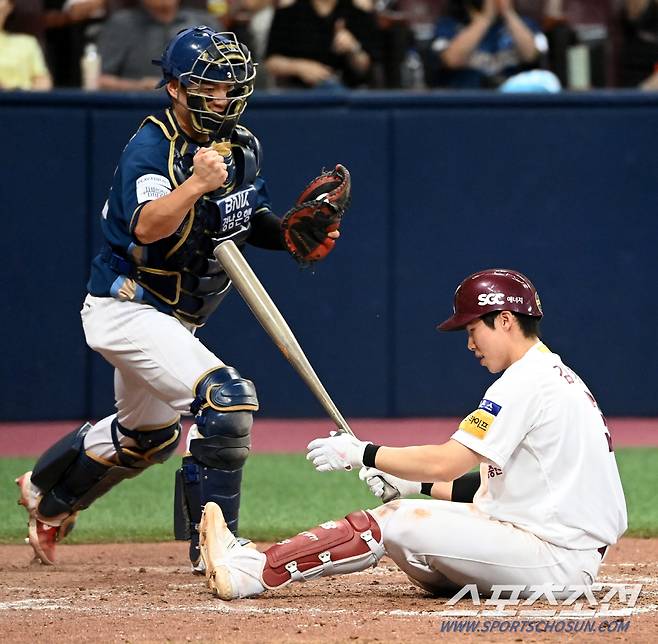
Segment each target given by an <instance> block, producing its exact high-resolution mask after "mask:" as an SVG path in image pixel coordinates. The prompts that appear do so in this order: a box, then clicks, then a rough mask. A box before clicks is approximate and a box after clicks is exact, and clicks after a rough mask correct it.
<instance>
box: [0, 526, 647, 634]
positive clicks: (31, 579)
mask: <svg viewBox="0 0 658 644" xmlns="http://www.w3.org/2000/svg"><path fill="white" fill-rule="evenodd" d="M186 549H187V545H186V544H185V543H180V542H178V543H177V542H174V543H157V544H100V545H69V546H67V545H61V546H60V548H59V550H58V555H59V561H60V563H59V564H58V565H57V566H55V567H47V566H42V565H40V564H35V563H31V551H30V548H29V547H27V546H13V545H12V546H0V574H1V577H2V580H3V583H2V585H1V586H0V635H1V636H2V641H3V642H30V643H31V642H34V640H35V638H38V639H39V640H40V641H46V640H51V641H66V642H76V641H78V642H81V641H90V640H93V641H99V642H159V641H161V642H190V641H204V642H207V641H229V640H230V641H232V642H236V641H237V642H264V643H265V642H268V643H269V642H345V641H362V642H409V641H414V642H430V641H431V642H436V640H437V638H440V639H441V641H442V642H450V641H455V642H457V641H458V642H488V641H506V640H507V641H515V642H542V641H558V640H562V639H564V638H565V637H568V636H569V635H571V636H575V635H578V634H582V635H583V636H586V637H587V640H588V641H592V640H597V639H601V640H602V641H607V642H611V641H621V640H623V641H624V642H649V641H656V637H657V635H658V563H656V562H657V561H658V539H633V538H625V539H622V541H621V542H620V543H619V544H618V545H617V546H615V547H614V548H612V549H611V551H610V552H609V553H608V555H607V557H606V561H605V563H604V564H603V567H602V570H601V574H600V576H599V580H598V581H599V582H600V583H601V584H602V585H603V590H602V591H598V592H597V593H595V598H596V600H597V605H596V606H587V605H585V606H584V608H581V610H582V611H583V612H582V614H581V615H578V608H579V607H578V606H568V607H567V606H563V605H562V602H558V605H550V604H549V603H548V602H547V601H546V600H540V601H538V602H536V603H534V604H533V605H532V606H530V607H524V606H519V607H518V608H516V607H508V608H507V609H506V610H507V613H501V612H496V610H495V607H492V606H490V605H489V606H488V605H486V604H485V599H483V598H482V599H480V600H479V601H480V604H479V605H477V604H476V603H475V602H474V601H473V599H472V598H471V596H470V595H469V594H467V595H466V596H465V597H464V599H462V600H460V601H458V602H457V603H456V604H453V605H450V604H448V601H449V599H450V598H449V597H439V598H437V597H432V596H429V595H427V594H426V593H424V592H423V591H421V590H420V589H418V588H416V587H415V586H413V585H412V584H411V583H410V582H409V581H408V579H407V578H406V576H405V575H404V573H402V572H400V571H399V570H398V569H397V568H396V566H395V565H394V564H393V563H392V562H391V561H390V560H388V559H386V558H385V559H384V560H383V561H382V563H381V564H380V565H379V566H378V567H377V568H374V569H370V570H367V571H365V572H362V573H357V574H352V575H347V576H342V577H334V578H331V579H321V580H318V581H315V582H310V583H306V584H294V585H291V586H289V587H287V588H282V589H279V590H278V591H274V592H270V593H267V594H265V595H263V596H260V597H257V598H253V599H242V600H237V601H233V602H224V601H221V600H218V599H215V598H214V597H213V596H212V595H211V594H210V592H209V590H208V589H207V587H206V586H205V580H204V578H203V577H198V576H194V575H192V574H191V572H190V571H189V569H188V567H187V565H186V564H185V561H186ZM611 584H623V585H624V587H627V588H629V591H630V587H631V586H635V587H636V586H637V585H638V584H640V585H641V589H640V592H639V595H638V596H637V600H636V601H634V602H628V601H627V602H626V603H624V602H623V601H620V600H619V597H618V596H615V597H614V598H612V599H611V600H609V605H608V606H604V605H603V601H602V600H603V598H604V596H605V595H606V592H607V591H609V590H610V588H611ZM622 596H623V595H622ZM579 601H581V602H582V601H583V598H580V600H579ZM585 604H586V602H585ZM629 604H634V605H632V606H631V605H629ZM574 609H575V610H574ZM522 610H525V611H528V612H526V613H523V614H522V613H521V611H522ZM586 610H588V611H590V612H589V613H588V612H585V611H586ZM591 611H593V612H591ZM582 631H586V633H584V634H583V633H582Z"/></svg>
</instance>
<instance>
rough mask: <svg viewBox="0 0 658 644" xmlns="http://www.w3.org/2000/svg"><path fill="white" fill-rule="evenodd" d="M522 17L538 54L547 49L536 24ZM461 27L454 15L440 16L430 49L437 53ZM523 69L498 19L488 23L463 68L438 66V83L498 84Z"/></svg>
mask: <svg viewBox="0 0 658 644" xmlns="http://www.w3.org/2000/svg"><path fill="white" fill-rule="evenodd" d="M521 19H522V20H523V22H524V23H525V25H526V26H527V27H528V28H529V29H530V31H532V33H533V34H534V35H535V47H536V48H537V51H539V52H540V53H544V52H545V51H547V49H548V41H547V40H546V36H544V34H543V33H542V32H541V31H540V29H539V27H538V26H537V24H536V23H535V22H534V21H533V20H531V19H530V18H526V17H523V16H522V17H521ZM463 28H464V24H462V23H461V22H459V21H458V20H455V18H452V17H450V16H444V17H443V18H441V19H440V20H439V21H438V23H437V25H436V30H435V32H434V41H433V42H432V50H433V51H434V52H436V53H437V54H440V53H441V52H442V51H443V50H445V49H446V48H447V47H448V45H449V44H450V42H451V41H452V40H453V38H454V37H455V36H457V34H458V33H459V32H460V31H461V30H462V29H463ZM524 68H525V66H524V64H523V62H522V61H521V58H520V57H519V54H518V52H517V50H516V45H515V43H514V40H513V39H512V36H511V34H510V32H509V31H508V29H507V27H506V26H505V23H504V22H503V21H502V20H498V21H496V22H495V23H494V24H493V25H491V27H490V28H489V30H488V31H487V33H486V34H485V35H484V38H482V40H481V41H480V44H479V45H478V47H477V48H476V49H475V51H473V53H472V54H471V57H470V59H469V60H468V61H467V63H466V65H465V66H464V67H462V68H461V69H447V68H445V67H442V68H441V69H440V71H439V77H438V79H437V84H439V85H441V86H444V87H454V88H480V87H488V86H491V85H498V84H499V83H500V82H501V81H503V80H505V79H506V78H509V77H510V76H512V75H514V74H516V73H518V72H520V71H523V69H524Z"/></svg>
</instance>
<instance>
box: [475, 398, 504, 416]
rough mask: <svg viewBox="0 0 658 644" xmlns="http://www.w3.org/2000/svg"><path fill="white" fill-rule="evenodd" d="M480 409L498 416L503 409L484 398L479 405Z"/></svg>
mask: <svg viewBox="0 0 658 644" xmlns="http://www.w3.org/2000/svg"><path fill="white" fill-rule="evenodd" d="M478 409H484V410H485V411H488V412H489V413H490V414H493V415H494V416H498V412H499V411H500V409H501V407H500V405H497V404H496V403H495V402H493V400H487V399H486V398H483V399H482V400H481V401H480V404H479V405H478Z"/></svg>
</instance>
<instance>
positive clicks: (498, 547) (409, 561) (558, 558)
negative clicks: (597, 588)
mask: <svg viewBox="0 0 658 644" xmlns="http://www.w3.org/2000/svg"><path fill="white" fill-rule="evenodd" d="M369 512H370V513H371V514H372V515H373V516H374V517H375V519H376V520H377V522H378V523H379V524H380V526H381V528H382V533H383V537H384V547H385V548H386V552H387V554H388V555H389V556H390V557H391V558H392V559H393V561H395V563H396V564H397V565H398V566H399V568H401V569H402V570H403V571H404V572H405V573H407V575H408V576H409V577H410V578H411V580H412V581H414V582H415V583H417V584H418V585H419V586H421V587H422V588H424V589H426V590H429V591H430V592H435V591H446V590H447V591H454V590H457V589H460V588H462V587H463V586H465V585H466V584H476V585H477V586H478V588H479V589H480V591H481V592H485V593H486V592H487V591H491V586H492V585H494V584H513V585H524V586H526V587H529V586H531V585H538V584H556V585H560V586H569V585H590V584H592V583H593V582H594V580H595V579H596V575H597V573H598V570H599V566H600V564H601V555H600V554H599V553H598V551H597V550H595V549H594V550H569V549H566V548H561V547H559V546H555V545H553V544H550V543H548V542H546V541H543V540H541V539H540V538H539V537H536V536H535V535H533V534H531V533H529V532H526V531H524V530H521V529H520V528H517V527H515V526H514V525H512V524H511V523H503V522H501V521H497V520H494V519H490V518H489V517H487V516H486V515H484V514H483V513H481V512H480V511H479V510H477V509H476V508H475V506H474V505H473V504H472V503H452V502H450V501H437V500H430V499H428V500H412V499H405V500H401V501H394V502H392V503H388V504H386V505H382V506H380V507H378V508H375V509H374V510H369ZM559 596H560V594H559V593H556V597H559Z"/></svg>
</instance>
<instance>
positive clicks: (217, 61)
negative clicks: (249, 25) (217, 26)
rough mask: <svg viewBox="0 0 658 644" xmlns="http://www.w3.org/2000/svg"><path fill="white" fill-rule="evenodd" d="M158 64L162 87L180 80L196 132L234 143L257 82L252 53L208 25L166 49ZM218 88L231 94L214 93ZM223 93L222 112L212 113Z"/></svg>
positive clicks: (182, 35)
mask: <svg viewBox="0 0 658 644" xmlns="http://www.w3.org/2000/svg"><path fill="white" fill-rule="evenodd" d="M154 62H156V64H160V65H161V66H162V71H163V77H164V78H163V81H162V83H161V84H164V83H166V82H167V81H168V80H171V79H172V78H177V79H178V80H179V82H180V83H181V84H182V85H183V86H184V87H185V89H186V91H187V108H188V110H189V112H190V116H191V122H192V127H193V128H194V130H195V131H196V132H199V133H200V134H207V135H209V136H210V137H211V138H212V139H214V140H217V141H219V140H228V139H230V137H231V133H232V132H233V129H234V128H235V126H236V124H237V122H238V120H239V119H240V116H241V114H242V112H243V111H244V109H245V107H246V106H247V99H248V98H249V96H251V94H252V93H253V91H254V79H255V78H256V65H255V63H254V62H253V61H252V59H251V53H250V52H249V49H247V47H246V46H245V45H243V44H241V43H240V42H238V39H237V37H236V35H235V34H233V33H230V32H214V31H212V30H211V29H209V28H208V27H195V28H193V29H187V30H185V31H183V32H181V33H180V34H178V36H176V38H174V40H173V41H172V42H171V43H170V44H169V45H168V46H167V49H166V50H165V53H164V54H163V57H162V60H160V61H154ZM217 85H222V86H224V87H226V88H227V91H226V92H222V91H219V92H218V91H213V87H214V86H217ZM218 95H219V96H221V97H222V103H223V105H222V107H223V109H220V110H218V109H217V108H216V107H215V109H213V102H214V101H217V97H218ZM224 96H225V97H226V98H225V101H224V100H223V97H224Z"/></svg>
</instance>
